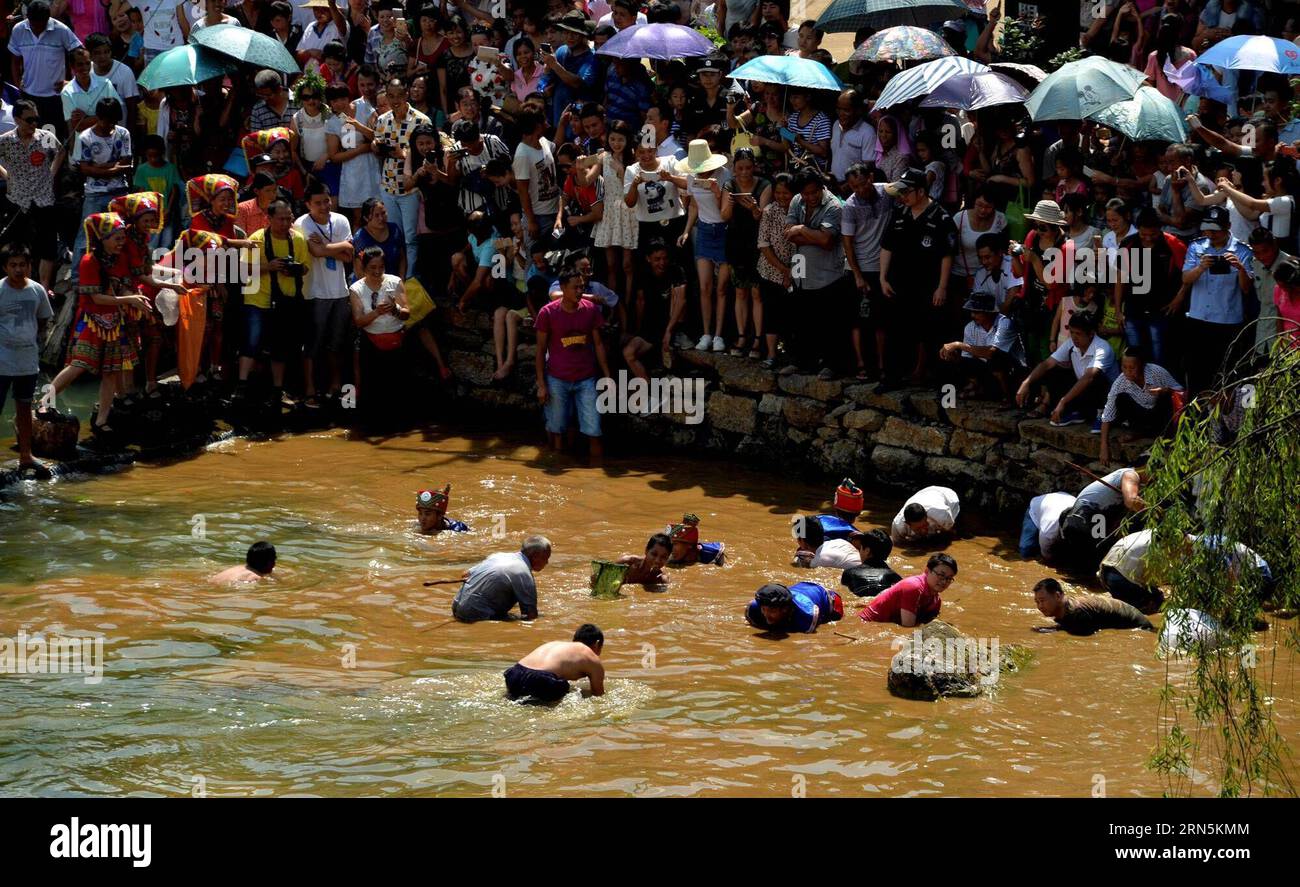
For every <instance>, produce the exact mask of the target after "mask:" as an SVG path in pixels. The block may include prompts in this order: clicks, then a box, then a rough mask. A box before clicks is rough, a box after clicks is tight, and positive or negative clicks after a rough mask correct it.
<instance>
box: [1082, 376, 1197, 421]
mask: <svg viewBox="0 0 1300 887" xmlns="http://www.w3.org/2000/svg"><path fill="white" fill-rule="evenodd" d="M1148 388H1175V389H1177V390H1179V391H1182V390H1183V386H1182V385H1180V384H1178V380H1177V379H1175V378H1174V377H1173V376H1171V375H1170V374H1169V371H1168V370H1167V369H1165V368H1164V367H1162V366H1160V365H1159V364H1155V363H1149V364H1147V365H1146V370H1145V371H1144V373H1143V377H1142V385H1141V386H1140V387H1139V386H1138V385H1137V384H1135V383H1134V382H1133V381H1131V380H1130V379H1129V377H1128V376H1126V375H1124V374H1123V373H1120V375H1119V378H1117V379H1116V380H1115V381H1114V382H1113V383H1112V384H1111V386H1110V394H1108V395H1106V408H1105V409H1104V410H1102V411H1101V421H1103V422H1114V421H1115V415H1116V409H1115V400H1116V398H1118V397H1119V396H1120V395H1121V394H1127V395H1128V396H1129V397H1131V398H1133V402H1134V403H1136V404H1137V405H1138V406H1140V407H1141V408H1142V409H1144V410H1149V409H1151V408H1152V407H1154V406H1155V405H1156V396H1155V395H1154V394H1152V393H1151V392H1150V391H1147V389H1148Z"/></svg>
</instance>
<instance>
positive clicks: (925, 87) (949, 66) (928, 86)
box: [874, 55, 989, 111]
mask: <svg viewBox="0 0 1300 887" xmlns="http://www.w3.org/2000/svg"><path fill="white" fill-rule="evenodd" d="M988 70H989V67H988V65H981V64H980V63H979V62H976V61H972V60H971V59H968V58H966V57H965V56H961V55H954V56H949V57H948V58H942V59H935V60H934V61H932V62H926V63H924V64H921V65H917V66H916V67H915V68H910V69H908V70H906V71H903V72H901V73H899V74H895V75H894V76H893V77H892V78H891V79H890V81H889V82H888V83H886V84H885V88H884V89H883V90H881V92H880V98H878V99H876V104H875V105H874V110H877V111H879V110H881V109H883V108H889V107H892V106H894V105H901V104H902V103H903V102H907V101H911V100H912V99H915V98H920V97H921V96H923V95H929V94H930V93H931V92H933V91H934V90H935V88H936V87H938V86H939V85H940V84H942V83H943V82H944V81H945V80H947V79H948V78H949V77H955V76H956V75H958V74H982V73H984V72H985V71H988Z"/></svg>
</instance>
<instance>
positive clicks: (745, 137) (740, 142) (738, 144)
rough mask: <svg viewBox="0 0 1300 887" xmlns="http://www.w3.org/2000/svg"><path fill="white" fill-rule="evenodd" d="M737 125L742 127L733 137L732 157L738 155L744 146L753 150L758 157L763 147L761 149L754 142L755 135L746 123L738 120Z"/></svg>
mask: <svg viewBox="0 0 1300 887" xmlns="http://www.w3.org/2000/svg"><path fill="white" fill-rule="evenodd" d="M736 125H737V126H739V127H740V130H739V131H738V132H737V133H736V134H735V135H734V136H732V137H731V156H732V158H733V159H734V158H735V156H736V152H737V151H739V150H740V149H742V148H747V149H749V150H750V151H753V152H754V157H756V158H757V157H758V156H759V154H761V153H762V149H760V148H759V147H758V146H756V145H755V144H754V137H753V136H752V135H751V134H750V132H749V130H748V129H746V128H745V124H743V123H741V122H740V121H739V120H737V121H736Z"/></svg>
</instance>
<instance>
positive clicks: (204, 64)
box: [138, 46, 239, 89]
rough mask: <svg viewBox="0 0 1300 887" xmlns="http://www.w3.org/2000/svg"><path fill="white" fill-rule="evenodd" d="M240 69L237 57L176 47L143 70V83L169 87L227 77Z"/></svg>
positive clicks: (141, 75) (155, 86) (146, 86)
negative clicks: (234, 58)
mask: <svg viewBox="0 0 1300 887" xmlns="http://www.w3.org/2000/svg"><path fill="white" fill-rule="evenodd" d="M237 70H239V64H238V63H237V62H235V61H234V60H233V59H228V58H226V57H225V56H221V55H217V54H216V53H214V52H209V51H208V50H206V49H203V48H202V47H199V46H173V47H172V48H171V49H169V50H167V51H166V52H163V53H159V54H158V56H157V57H155V58H154V60H153V61H151V62H150V63H149V65H148V67H146V68H145V69H144V70H143V71H141V72H140V79H139V81H138V82H139V84H140V85H141V86H143V87H144V88H145V89H166V88H167V87H169V86H194V85H195V84H196V83H202V82H203V81H205V80H211V79H213V78H214V77H224V76H225V75H227V74H229V73H231V72H232V71H237Z"/></svg>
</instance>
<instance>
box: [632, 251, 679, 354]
mask: <svg viewBox="0 0 1300 887" xmlns="http://www.w3.org/2000/svg"><path fill="white" fill-rule="evenodd" d="M685 285H686V275H685V274H684V273H683V272H682V269H681V267H680V266H678V265H669V266H668V268H667V269H665V271H664V274H663V276H662V277H657V276H655V275H654V274H653V273H651V272H649V271H647V272H646V275H645V277H644V278H643V279H642V281H641V293H642V294H643V295H644V296H645V309H644V311H645V313H644V314H643V315H642V318H641V326H640V329H639V330H638V331H637V333H636V334H637V335H638V336H640V337H641V338H642V339H645V340H646V341H647V342H651V343H655V342H658V341H659V340H660V339H662V338H663V337H664V331H665V330H667V329H668V315H669V312H670V310H671V309H672V300H673V290H674V289H676V288H677V287H679V286H685Z"/></svg>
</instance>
